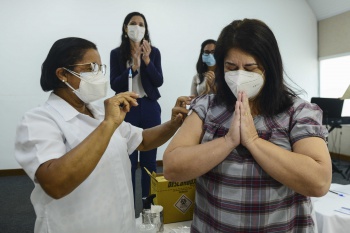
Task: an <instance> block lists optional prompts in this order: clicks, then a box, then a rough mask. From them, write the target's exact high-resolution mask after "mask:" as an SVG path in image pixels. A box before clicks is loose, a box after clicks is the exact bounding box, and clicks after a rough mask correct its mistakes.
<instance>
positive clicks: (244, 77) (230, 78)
mask: <svg viewBox="0 0 350 233" xmlns="http://www.w3.org/2000/svg"><path fill="white" fill-rule="evenodd" d="M225 81H226V83H227V85H228V86H229V88H230V89H231V91H232V93H233V94H234V95H235V96H236V98H238V97H237V96H238V92H239V91H244V92H245V93H246V94H247V96H248V98H253V97H255V96H256V95H257V94H258V93H259V91H260V89H261V88H262V86H263V84H264V79H263V77H262V75H261V74H258V73H255V72H248V71H245V70H234V71H228V72H226V73H225Z"/></svg>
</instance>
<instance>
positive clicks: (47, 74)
mask: <svg viewBox="0 0 350 233" xmlns="http://www.w3.org/2000/svg"><path fill="white" fill-rule="evenodd" d="M88 49H95V50H97V47H96V45H95V44H94V43H92V42H91V41H88V40H85V39H82V38H77V37H68V38H63V39H60V40H57V41H56V42H55V43H54V44H53V45H52V47H51V49H50V51H49V54H48V55H47V57H46V59H45V61H44V62H43V64H42V66H41V78H40V85H41V88H42V89H43V91H52V90H55V89H56V88H60V87H66V86H65V85H64V84H63V83H62V82H61V81H60V80H59V79H58V78H57V76H56V70H57V69H58V68H60V67H67V66H69V65H72V64H75V63H77V62H79V61H81V60H82V59H83V57H84V55H85V52H86V51H87V50H88Z"/></svg>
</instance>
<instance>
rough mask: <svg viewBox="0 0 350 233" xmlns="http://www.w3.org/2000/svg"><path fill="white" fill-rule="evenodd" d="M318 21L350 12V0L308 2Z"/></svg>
mask: <svg viewBox="0 0 350 233" xmlns="http://www.w3.org/2000/svg"><path fill="white" fill-rule="evenodd" d="M306 2H307V3H308V4H309V6H310V7H311V9H312V10H313V12H314V13H315V15H316V18H317V21H320V20H323V19H327V18H329V17H332V16H335V15H339V14H341V13H344V12H346V11H350V0H306Z"/></svg>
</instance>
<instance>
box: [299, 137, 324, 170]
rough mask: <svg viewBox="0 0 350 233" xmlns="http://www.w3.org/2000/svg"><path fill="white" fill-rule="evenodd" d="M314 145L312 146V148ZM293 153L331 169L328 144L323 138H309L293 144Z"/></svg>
mask: <svg viewBox="0 0 350 233" xmlns="http://www.w3.org/2000/svg"><path fill="white" fill-rule="evenodd" d="M310 145H312V146H310ZM293 152H295V153H299V154H303V155H306V156H309V157H310V158H312V159H313V160H315V161H316V162H318V163H319V164H322V165H325V166H326V167H328V168H330V167H331V160H330V155H329V151H328V148H327V144H326V143H325V141H324V140H323V139H322V138H319V137H307V138H303V139H300V140H299V141H297V142H295V143H294V144H293Z"/></svg>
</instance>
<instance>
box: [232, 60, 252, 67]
mask: <svg viewBox="0 0 350 233" xmlns="http://www.w3.org/2000/svg"><path fill="white" fill-rule="evenodd" d="M225 63H227V64H228V65H231V66H237V65H236V64H235V63H233V62H228V61H227V62H225ZM257 65H258V64H257V63H248V64H245V65H244V67H245V66H257Z"/></svg>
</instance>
